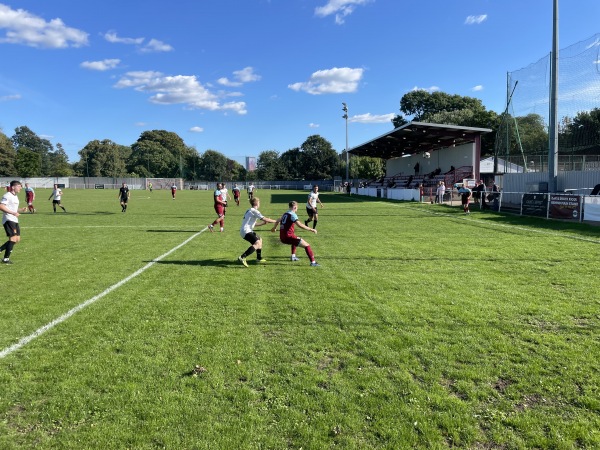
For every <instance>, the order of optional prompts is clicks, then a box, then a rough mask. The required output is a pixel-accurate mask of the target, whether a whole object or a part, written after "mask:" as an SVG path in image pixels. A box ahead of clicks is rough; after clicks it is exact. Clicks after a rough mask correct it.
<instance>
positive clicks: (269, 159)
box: [256, 150, 286, 180]
mask: <svg viewBox="0 0 600 450" xmlns="http://www.w3.org/2000/svg"><path fill="white" fill-rule="evenodd" d="M256 166H257V171H258V174H257V175H258V178H259V179H260V180H281V179H283V178H284V174H285V173H286V171H285V169H284V167H283V164H282V162H281V159H280V158H279V153H277V152H276V151H275V150H267V151H264V152H261V153H260V154H259V155H258V160H257V161H256Z"/></svg>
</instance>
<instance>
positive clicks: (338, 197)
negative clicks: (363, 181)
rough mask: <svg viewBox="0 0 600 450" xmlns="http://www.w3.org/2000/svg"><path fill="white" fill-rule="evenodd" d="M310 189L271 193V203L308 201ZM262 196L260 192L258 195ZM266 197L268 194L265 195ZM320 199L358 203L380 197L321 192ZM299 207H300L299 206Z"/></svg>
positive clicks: (328, 201) (327, 201) (285, 203)
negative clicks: (359, 196) (358, 196)
mask: <svg viewBox="0 0 600 450" xmlns="http://www.w3.org/2000/svg"><path fill="white" fill-rule="evenodd" d="M308 194H309V191H305V192H302V191H298V192H288V193H285V194H271V203H278V204H282V205H286V206H287V204H288V203H289V202H291V201H292V200H296V201H297V202H298V204H299V205H302V204H304V203H306V200H307V198H308ZM257 197H259V198H260V194H259V195H257ZM265 197H266V195H265ZM319 199H320V200H321V201H322V202H323V203H325V204H327V203H356V202H357V201H369V200H374V201H379V200H381V199H379V198H373V197H361V198H357V197H356V196H350V197H349V196H347V195H346V194H331V193H329V194H327V193H323V192H319ZM298 209H299V208H298Z"/></svg>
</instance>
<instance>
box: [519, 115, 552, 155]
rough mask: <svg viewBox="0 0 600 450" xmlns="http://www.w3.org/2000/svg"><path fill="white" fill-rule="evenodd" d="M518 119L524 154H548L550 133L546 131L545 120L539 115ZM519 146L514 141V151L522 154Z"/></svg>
mask: <svg viewBox="0 0 600 450" xmlns="http://www.w3.org/2000/svg"><path fill="white" fill-rule="evenodd" d="M516 119H517V125H518V130H519V138H520V140H521V146H522V148H523V152H524V153H526V154H547V153H548V131H547V130H546V124H545V123H544V118H543V117H542V116H540V115H539V114H528V115H526V116H521V117H517V118H516ZM515 138H516V135H515ZM517 146H518V143H517V142H516V139H514V140H513V149H514V150H515V151H517V150H518V151H519V152H520V149H518V148H517Z"/></svg>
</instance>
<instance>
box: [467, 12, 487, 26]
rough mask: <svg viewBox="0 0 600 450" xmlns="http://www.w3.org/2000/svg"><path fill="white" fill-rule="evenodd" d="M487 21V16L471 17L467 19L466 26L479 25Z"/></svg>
mask: <svg viewBox="0 0 600 450" xmlns="http://www.w3.org/2000/svg"><path fill="white" fill-rule="evenodd" d="M486 20H487V14H481V15H479V16H469V17H467V18H466V19H465V24H466V25H479V24H480V23H481V22H485V21H486Z"/></svg>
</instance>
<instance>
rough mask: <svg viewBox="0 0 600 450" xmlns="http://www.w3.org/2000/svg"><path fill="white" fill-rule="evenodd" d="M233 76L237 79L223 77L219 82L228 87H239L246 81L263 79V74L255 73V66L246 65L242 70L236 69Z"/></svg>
mask: <svg viewBox="0 0 600 450" xmlns="http://www.w3.org/2000/svg"><path fill="white" fill-rule="evenodd" d="M233 78H234V80H235V81H233V80H230V79H229V78H226V77H222V78H219V79H218V80H217V83H219V84H221V85H223V86H228V87H238V86H241V85H242V84H244V83H250V82H253V81H258V80H260V79H261V76H260V75H258V74H256V73H254V68H253V67H245V68H243V69H242V70H235V71H234V72H233Z"/></svg>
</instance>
